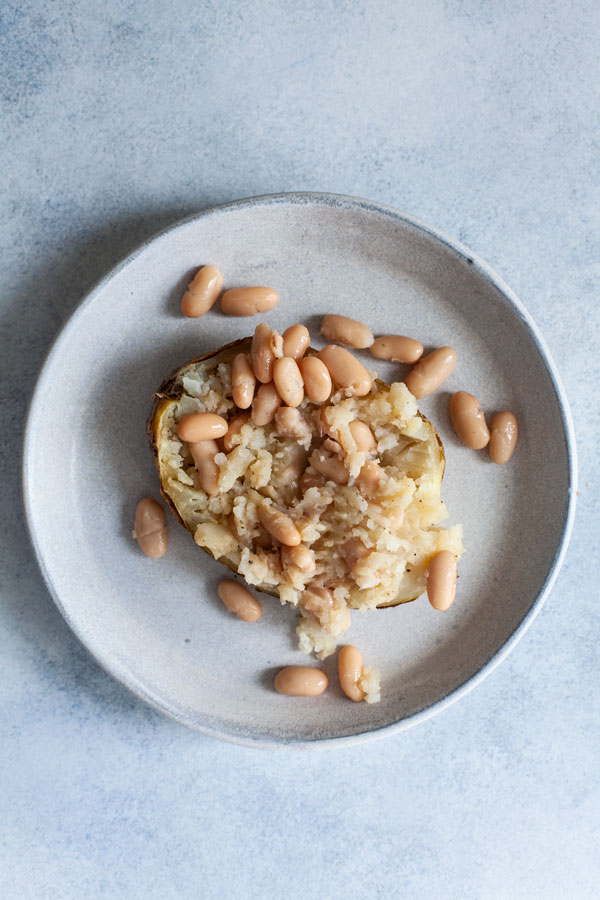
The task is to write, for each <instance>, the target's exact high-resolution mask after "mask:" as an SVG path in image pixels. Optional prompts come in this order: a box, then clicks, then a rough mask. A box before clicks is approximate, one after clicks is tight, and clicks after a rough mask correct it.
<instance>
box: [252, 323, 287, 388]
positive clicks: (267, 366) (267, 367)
mask: <svg viewBox="0 0 600 900" xmlns="http://www.w3.org/2000/svg"><path fill="white" fill-rule="evenodd" d="M282 343H283V342H282V339H281V336H280V335H279V334H277V332H276V331H273V329H272V328H269V326H268V325H267V324H266V322H260V323H259V324H258V325H257V326H256V329H255V331H254V337H253V338H252V346H251V348H250V363H251V365H252V371H253V372H254V374H255V375H256V377H257V379H258V380H259V381H260V382H262V384H268V383H269V381H272V380H273V363H274V362H275V360H276V358H277V357H279V356H281V355H282V348H281V345H282Z"/></svg>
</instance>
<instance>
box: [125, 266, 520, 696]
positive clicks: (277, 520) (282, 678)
mask: <svg viewBox="0 0 600 900" xmlns="http://www.w3.org/2000/svg"><path fill="white" fill-rule="evenodd" d="M222 289H223V275H222V274H221V272H220V271H219V269H217V268H216V267H215V266H203V267H202V268H200V269H199V270H198V272H197V274H196V275H195V277H194V278H193V280H192V281H191V282H190V284H189V286H188V289H187V291H186V292H185V294H184V296H183V298H182V301H181V309H182V313H183V315H184V316H187V317H189V318H198V317H200V316H203V315H204V314H205V313H206V312H208V310H209V309H211V307H212V306H213V305H214V304H215V303H216V301H217V299H218V298H219V296H220V295H221V292H222ZM278 300H279V297H278V294H277V292H276V291H274V290H272V289H271V288H268V287H264V286H254V287H243V288H234V289H232V290H227V291H225V292H224V293H223V294H222V296H221V310H222V312H223V313H225V314H226V315H229V316H253V315H256V314H257V313H263V312H267V311H268V310H270V309H272V308H273V307H274V306H275V305H276V303H277V302H278ZM321 334H323V336H324V337H325V338H326V339H327V340H328V341H331V342H332V343H331V344H330V345H328V346H327V347H325V348H324V349H323V350H321V351H319V353H318V354H317V355H315V356H313V355H311V356H305V354H306V351H307V350H308V348H309V345H310V334H309V332H308V329H307V328H305V326H304V325H299V324H298V325H291V326H290V327H289V328H287V329H286V330H285V331H284V332H283V335H279V334H277V332H276V331H273V330H272V329H271V328H270V327H269V326H268V325H267V324H266V323H264V322H261V323H260V324H259V325H257V326H256V329H255V332H254V337H253V338H252V345H251V348H250V353H249V354H246V353H238V354H237V356H235V357H234V359H233V363H232V369H231V385H232V396H233V400H234V402H235V404H236V406H237V408H238V410H240V412H239V413H237V414H235V415H234V416H233V417H232V418H231V419H230V420H229V421H227V420H226V419H224V418H223V417H222V416H219V415H216V414H215V413H192V414H190V415H187V416H185V417H184V418H182V419H181V421H180V422H179V424H178V428H177V435H178V437H179V439H180V440H181V441H183V442H186V443H187V444H188V446H189V450H190V453H191V456H192V458H193V460H194V465H195V467H196V469H197V471H198V476H199V480H200V484H201V486H202V488H203V490H204V491H206V493H207V494H210V495H214V494H216V493H218V490H219V488H218V481H219V467H218V466H217V465H216V463H215V461H214V460H215V456H216V454H217V453H219V452H220V449H221V448H222V449H223V450H224V451H225V452H230V451H231V450H232V448H233V443H232V438H233V437H234V436H235V435H236V434H238V433H239V431H240V430H241V428H242V427H243V426H244V425H245V424H246V423H247V422H248V421H250V422H252V423H253V424H254V425H257V426H265V425H268V424H269V423H270V422H272V421H273V419H274V418H275V415H276V413H277V412H278V410H280V409H281V407H282V406H283V407H287V408H289V409H290V410H296V409H297V407H298V406H300V404H301V403H302V401H303V399H304V397H307V398H308V399H309V400H310V401H312V402H314V403H324V402H325V401H327V400H328V399H329V397H330V395H331V393H332V390H333V386H334V385H335V386H337V388H342V389H343V391H344V393H345V394H346V395H347V396H357V397H363V396H365V395H366V394H368V393H369V391H370V390H371V386H372V376H371V373H370V372H369V371H368V370H367V369H366V368H365V366H364V365H363V364H362V363H361V362H360V361H359V360H358V359H356V357H355V356H353V355H352V354H351V353H350V352H349V351H348V350H347V349H345V348H346V347H351V348H353V349H357V350H366V349H368V350H369V351H370V353H371V355H372V356H374V357H375V358H377V359H383V360H389V361H392V362H398V363H404V364H409V365H412V369H411V370H410V372H409V373H408V374H407V376H406V377H405V379H404V383H405V384H406V386H407V388H408V389H409V391H410V392H411V393H412V394H413V395H414V396H415V397H416V398H417V399H418V400H419V399H422V398H423V397H426V396H428V395H429V394H431V393H433V392H434V391H436V390H437V389H438V388H439V387H440V386H441V385H442V384H443V383H444V382H445V381H446V379H447V378H448V377H449V375H450V374H451V373H452V371H453V370H454V367H455V365H456V353H455V351H454V349H453V348H452V347H450V346H445V347H439V348H437V349H436V350H434V351H433V352H431V353H429V354H428V355H427V356H423V345H422V344H421V343H420V342H419V341H417V340H414V339H413V338H409V337H405V336H403V335H395V334H389V335H382V336H381V337H378V338H374V336H373V334H372V333H371V331H370V330H369V328H368V327H367V326H366V325H364V324H362V322H358V321H356V320H354V319H350V318H348V317H346V316H339V315H327V316H325V317H324V318H323V320H322V322H321ZM449 413H450V420H451V422H452V425H453V427H454V430H455V432H456V434H457V435H458V437H459V438H460V440H461V441H462V442H463V443H464V444H466V446H467V447H470V448H471V449H474V450H481V449H483V448H484V447H486V446H488V447H489V454H490V458H491V459H492V461H493V462H495V463H499V464H503V463H506V462H508V460H509V459H510V457H511V456H512V454H513V451H514V449H515V445H516V442H517V437H518V427H517V420H516V418H515V416H514V415H513V413H511V412H509V411H508V410H503V411H501V412H498V413H496V414H495V415H494V416H493V418H492V420H491V422H490V427H489V428H488V426H487V423H486V420H485V414H484V412H483V410H482V409H481V407H480V405H479V403H478V401H477V399H476V398H475V397H474V396H473V395H472V394H470V393H467V392H466V391H458V392H456V393H454V394H453V395H452V396H451V398H450V403H449ZM295 415H297V413H295ZM290 417H291V413H290ZM351 430H352V434H353V437H354V439H355V441H356V444H357V447H358V448H359V449H369V448H370V447H372V446H373V445H374V438H373V435H372V433H371V430H370V429H369V427H368V425H366V423H364V422H359V421H358V420H357V421H356V422H353V423H352V424H351ZM335 437H336V436H335V435H330V436H329V438H327V440H329V442H330V443H332V444H335V443H336V441H335ZM217 441H219V442H220V445H221V446H219V444H218V443H217ZM336 463H338V464H339V465H338V467H337V468H338V469H339V471H337V469H336V470H335V471H334V469H335V464H336ZM310 464H311V465H312V467H313V468H314V469H316V470H317V472H318V473H319V474H320V475H323V476H324V477H326V478H328V479H329V480H333V481H335V482H336V483H338V484H345V483H347V480H348V473H347V470H346V469H345V467H344V466H343V462H342V460H341V459H339V458H336V457H335V456H334V457H333V458H332V457H330V456H329V455H328V454H326V453H325V454H323V453H321V454H320V452H319V451H318V450H316V451H314V452H313V454H312V455H311V458H310ZM342 469H343V472H342ZM378 470H379V466H378V465H377V463H374V462H367V463H365V465H364V466H363V469H362V470H361V472H360V474H359V476H358V479H357V481H359V482H360V485H361V488H364V490H365V493H366V494H367V495H369V493H372V492H374V490H375V489H376V487H377V484H378V481H379V477H380V474H381V472H380V471H378ZM361 479H362V480H361ZM259 519H260V523H261V525H262V526H263V528H264V529H265V531H266V532H268V534H269V535H270V536H271V537H272V538H274V539H275V540H276V541H278V542H279V544H280V545H281V547H282V551H283V552H286V553H288V554H293V555H294V564H296V565H298V564H300V562H301V561H302V560H301V558H300V557H301V555H302V551H303V550H306V548H305V547H302V546H301V537H300V533H299V532H298V529H297V528H296V526H295V524H294V522H293V520H292V519H291V518H290V516H288V515H286V514H285V513H284V512H282V511H281V510H279V509H277V508H276V507H275V506H273V505H268V504H265V505H264V506H262V507H261V508H260V510H259ZM133 534H134V537H135V538H137V541H138V543H139V546H140V548H141V550H142V551H143V552H144V553H145V554H146V555H147V556H149V557H151V558H154V559H157V558H159V557H161V556H163V554H164V553H165V552H166V550H167V545H168V539H167V526H166V520H165V513H164V510H163V508H162V507H161V506H160V504H159V503H157V502H156V501H155V500H152V499H149V498H145V499H143V500H141V501H140V502H139V504H138V506H137V509H136V514H135V524H134V532H133ZM296 557H297V559H296ZM303 563H304V564H308V561H307V560H304V561H303ZM456 579H457V566H456V557H455V556H454V555H453V554H452V553H450V552H449V551H448V550H442V551H440V552H439V553H436V554H435V555H434V556H433V557H432V558H431V560H430V561H429V566H428V572H427V595H428V598H429V602H430V603H431V605H432V606H433V607H434V608H435V609H438V610H447V609H448V608H449V607H450V606H451V604H452V603H453V601H454V597H455V593H456ZM218 593H219V597H220V598H221V600H222V601H223V603H224V604H225V606H226V608H227V609H228V610H229V612H232V613H234V614H235V615H236V616H237V617H238V618H239V619H240V620H241V621H243V622H256V621H257V620H258V619H259V618H260V617H261V615H262V608H261V605H260V603H259V602H258V600H257V599H256V598H255V597H254V596H253V595H252V594H251V593H250V591H249V590H248V589H247V588H245V587H243V586H242V585H241V584H238V583H237V582H236V581H232V580H226V581H222V582H221V583H220V585H219V587H218ZM362 672H363V660H362V655H361V653H360V650H358V649H357V648H356V647H353V646H351V645H347V646H344V647H342V648H341V649H340V651H339V653H338V675H339V681H340V685H341V688H342V690H343V692H344V693H345V695H346V696H347V697H349V698H350V699H351V700H354V701H360V700H363V699H364V697H365V694H364V691H363V690H362V689H361V688H360V686H359V681H360V678H361V675H362ZM327 686H328V679H327V675H326V674H325V673H324V672H323V671H321V670H320V669H317V668H315V667H312V666H288V667H286V668H284V669H281V670H280V671H279V672H278V674H277V676H276V677H275V682H274V687H275V690H276V691H278V693H280V694H288V695H293V696H316V695H318V694H321V693H323V691H324V690H325V689H326V688H327Z"/></svg>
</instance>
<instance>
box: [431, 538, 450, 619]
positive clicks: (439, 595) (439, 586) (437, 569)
mask: <svg viewBox="0 0 600 900" xmlns="http://www.w3.org/2000/svg"><path fill="white" fill-rule="evenodd" d="M456 576H457V573H456V557H455V556H454V554H453V553H450V551H449V550H440V552H439V553H436V554H435V556H432V557H431V559H430V560H429V566H428V571H427V596H428V597H429V602H430V603H431V605H432V606H433V607H434V608H435V609H440V610H446V609H448V607H450V606H451V605H452V603H453V601H454V596H455V594H456Z"/></svg>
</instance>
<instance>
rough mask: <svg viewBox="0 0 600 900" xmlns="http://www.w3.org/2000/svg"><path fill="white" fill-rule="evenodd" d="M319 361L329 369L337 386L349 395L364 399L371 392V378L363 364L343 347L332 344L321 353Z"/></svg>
mask: <svg viewBox="0 0 600 900" xmlns="http://www.w3.org/2000/svg"><path fill="white" fill-rule="evenodd" d="M319 359H320V360H322V362H324V363H325V365H326V366H327V368H328V369H329V374H330V375H331V378H332V380H333V381H334V382H335V384H339V386H340V387H342V388H345V389H346V391H347V392H348V393H349V394H353V395H354V396H356V397H364V396H365V394H368V393H369V391H370V390H371V384H372V379H371V376H370V375H369V373H368V372H367V370H366V369H365V367H364V366H363V364H362V363H361V362H359V361H358V360H357V359H356V357H354V356H352V354H351V353H349V352H348V350H344V348H343V347H336V346H335V345H334V344H330V345H329V346H328V347H324V348H323V349H322V350H321V351H320V353H319Z"/></svg>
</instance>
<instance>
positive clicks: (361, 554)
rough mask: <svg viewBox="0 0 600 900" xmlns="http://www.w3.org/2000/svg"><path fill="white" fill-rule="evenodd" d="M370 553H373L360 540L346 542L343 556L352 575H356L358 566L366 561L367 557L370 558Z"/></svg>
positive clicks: (354, 538) (354, 539) (353, 539)
mask: <svg viewBox="0 0 600 900" xmlns="http://www.w3.org/2000/svg"><path fill="white" fill-rule="evenodd" d="M370 552H371V551H370V550H369V549H368V547H365V545H364V544H363V542H362V541H361V539H360V538H357V537H353V538H350V540H348V541H346V543H345V544H344V549H343V550H342V555H343V557H344V562H345V563H346V565H347V566H348V570H349V572H351V574H354V570H355V569H356V564H357V563H358V562H360V560H361V559H364V558H365V556H368V555H369V554H370Z"/></svg>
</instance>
